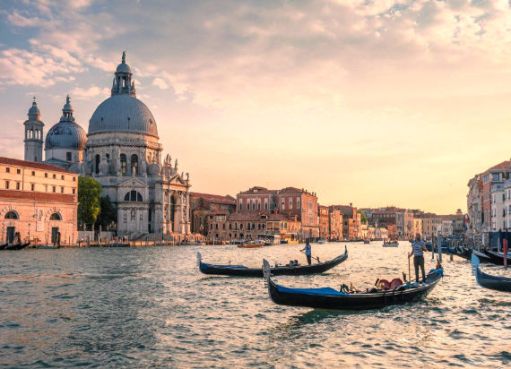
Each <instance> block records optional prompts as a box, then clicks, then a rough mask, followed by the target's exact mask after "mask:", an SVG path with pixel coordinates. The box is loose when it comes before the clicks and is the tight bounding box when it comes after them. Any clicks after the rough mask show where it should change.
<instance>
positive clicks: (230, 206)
mask: <svg viewBox="0 0 511 369" xmlns="http://www.w3.org/2000/svg"><path fill="white" fill-rule="evenodd" d="M190 211H191V228H192V233H199V234H202V235H203V236H207V235H208V230H209V225H208V224H209V223H208V221H209V219H211V218H210V217H211V216H216V217H221V216H224V217H226V216H227V215H229V214H232V213H233V212H235V211H236V199H235V198H234V197H232V196H229V195H226V196H222V195H213V194H209V193H198V192H190ZM217 238H219V237H217Z"/></svg>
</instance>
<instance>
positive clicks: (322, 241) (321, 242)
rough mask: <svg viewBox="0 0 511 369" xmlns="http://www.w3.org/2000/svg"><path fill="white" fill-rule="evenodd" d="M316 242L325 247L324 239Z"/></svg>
mask: <svg viewBox="0 0 511 369" xmlns="http://www.w3.org/2000/svg"><path fill="white" fill-rule="evenodd" d="M316 242H317V243H319V244H320V245H323V244H325V243H326V240H325V239H324V238H320V239H318V240H317V241H316Z"/></svg>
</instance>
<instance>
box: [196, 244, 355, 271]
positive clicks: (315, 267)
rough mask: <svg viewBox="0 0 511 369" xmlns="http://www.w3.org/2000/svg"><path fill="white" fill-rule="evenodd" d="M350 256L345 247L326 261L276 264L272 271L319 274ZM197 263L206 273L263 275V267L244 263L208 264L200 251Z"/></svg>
mask: <svg viewBox="0 0 511 369" xmlns="http://www.w3.org/2000/svg"><path fill="white" fill-rule="evenodd" d="M347 258H348V249H347V248H345V250H344V253H343V254H342V255H339V256H337V257H336V258H334V259H332V260H329V261H325V262H323V263H317V264H312V265H296V266H287V265H282V266H276V267H273V268H271V272H272V274H274V275H308V274H319V273H323V272H326V271H327V270H330V269H332V268H333V267H335V266H337V265H339V264H340V263H342V262H343V261H345V260H346V259H347ZM197 264H198V266H199V270H200V271H201V272H202V273H204V274H213V275H229V276H237V277H262V276H263V269H262V268H247V267H246V266H244V265H218V264H207V263H203V262H202V256H201V254H200V252H198V253H197Z"/></svg>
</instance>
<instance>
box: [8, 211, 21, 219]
mask: <svg viewBox="0 0 511 369" xmlns="http://www.w3.org/2000/svg"><path fill="white" fill-rule="evenodd" d="M5 219H19V217H18V213H16V212H15V211H14V210H11V211H9V212H8V213H7V214H5Z"/></svg>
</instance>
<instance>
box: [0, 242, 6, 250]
mask: <svg viewBox="0 0 511 369" xmlns="http://www.w3.org/2000/svg"><path fill="white" fill-rule="evenodd" d="M7 245H8V243H4V244H2V245H0V250H3V249H5V248H6V247H7Z"/></svg>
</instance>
